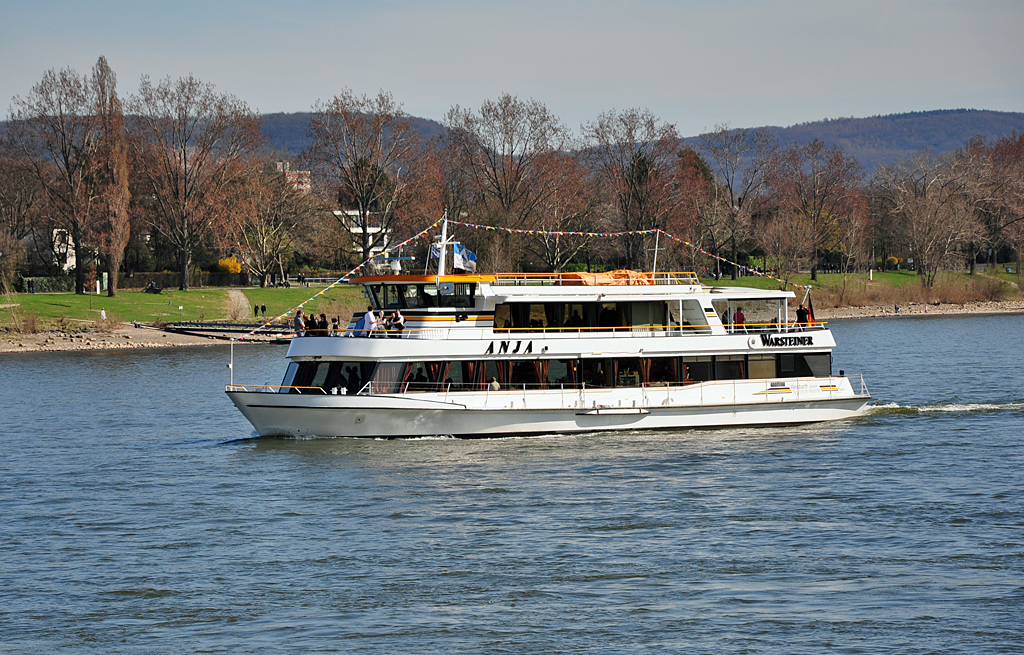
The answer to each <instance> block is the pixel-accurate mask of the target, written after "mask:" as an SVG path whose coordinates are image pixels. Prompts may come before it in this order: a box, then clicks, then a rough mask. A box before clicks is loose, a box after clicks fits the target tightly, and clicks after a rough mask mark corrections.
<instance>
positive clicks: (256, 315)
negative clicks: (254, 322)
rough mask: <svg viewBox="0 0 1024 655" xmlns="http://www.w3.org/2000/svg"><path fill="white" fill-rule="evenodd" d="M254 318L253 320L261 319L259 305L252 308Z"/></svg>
mask: <svg viewBox="0 0 1024 655" xmlns="http://www.w3.org/2000/svg"><path fill="white" fill-rule="evenodd" d="M252 317H253V318H259V317H260V306H259V305H253V306H252Z"/></svg>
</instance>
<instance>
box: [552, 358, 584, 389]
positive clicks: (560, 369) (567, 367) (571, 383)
mask: <svg viewBox="0 0 1024 655" xmlns="http://www.w3.org/2000/svg"><path fill="white" fill-rule="evenodd" d="M576 368H577V362H576V360H575V359H552V360H548V371H547V373H548V374H547V380H548V386H550V387H552V388H557V387H563V386H565V387H570V388H572V387H575V386H576Z"/></svg>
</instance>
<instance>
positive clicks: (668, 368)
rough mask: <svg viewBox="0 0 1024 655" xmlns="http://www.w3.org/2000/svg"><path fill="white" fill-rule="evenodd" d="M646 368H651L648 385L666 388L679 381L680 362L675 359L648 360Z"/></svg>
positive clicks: (658, 358)
mask: <svg viewBox="0 0 1024 655" xmlns="http://www.w3.org/2000/svg"><path fill="white" fill-rule="evenodd" d="M647 362H649V364H646V365H645V366H648V367H649V370H648V375H647V380H646V381H645V383H646V384H650V385H654V386H664V385H667V384H675V383H676V382H677V381H678V380H679V373H678V369H679V360H678V359H676V358H675V357H656V358H653V359H648V360H647Z"/></svg>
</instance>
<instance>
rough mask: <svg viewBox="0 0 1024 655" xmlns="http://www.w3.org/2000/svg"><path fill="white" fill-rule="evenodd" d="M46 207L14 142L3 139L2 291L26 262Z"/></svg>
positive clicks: (0, 195)
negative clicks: (37, 222)
mask: <svg viewBox="0 0 1024 655" xmlns="http://www.w3.org/2000/svg"><path fill="white" fill-rule="evenodd" d="M41 204H42V187H41V186H40V184H39V181H38V180H37V179H36V178H35V177H33V176H32V175H31V174H29V172H28V171H27V170H26V169H25V166H24V165H23V163H22V162H19V161H18V156H17V152H16V151H15V150H14V146H13V144H12V143H11V140H10V139H8V138H3V139H0V291H5V290H6V289H7V288H8V285H9V284H10V283H11V282H12V280H13V278H14V273H15V272H16V271H17V270H18V267H19V266H20V265H21V264H22V262H23V261H24V260H25V256H26V249H25V241H26V239H27V238H28V237H29V235H31V234H32V232H33V228H34V227H35V218H36V217H37V216H38V214H39V208H40V205H41Z"/></svg>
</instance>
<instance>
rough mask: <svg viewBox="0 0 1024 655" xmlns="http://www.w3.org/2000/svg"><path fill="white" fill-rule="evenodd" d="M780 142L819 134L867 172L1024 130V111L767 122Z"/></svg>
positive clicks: (956, 111)
mask: <svg viewBox="0 0 1024 655" xmlns="http://www.w3.org/2000/svg"><path fill="white" fill-rule="evenodd" d="M768 129H769V130H771V131H772V132H773V133H774V134H775V135H776V136H777V137H778V138H779V142H780V143H781V145H783V146H787V145H789V144H791V143H796V142H802V141H810V140H811V139H814V138H818V139H821V140H822V141H824V142H825V143H827V144H829V145H832V144H839V145H841V146H843V148H845V149H846V151H847V153H849V154H851V155H853V156H854V157H856V158H857V159H858V160H859V161H860V163H861V164H862V165H863V166H864V168H865V170H867V171H868V172H869V173H870V172H871V171H872V170H873V169H874V168H875V167H876V166H877V165H879V164H891V163H892V162H894V161H896V160H898V159H905V158H907V157H910V156H913V155H915V154H917V153H919V152H922V151H925V150H928V151H930V152H931V153H932V154H942V153H944V152H949V151H951V150H955V149H957V148H960V147H962V146H963V145H964V143H966V142H967V141H968V140H969V139H971V138H973V137H975V136H981V137H984V138H985V139H997V138H999V137H1002V136H1008V135H1009V134H1010V133H1011V132H1013V131H1014V130H1016V131H1017V132H1024V113H1019V112H1001V111H983V110H977V109H943V110H937V111H921V112H913V113H909V114H890V115H888V116H872V117H870V118H836V119H832V120H823V121H816V122H813V123H801V124H800V125H793V126H792V127H769V128H768Z"/></svg>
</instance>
